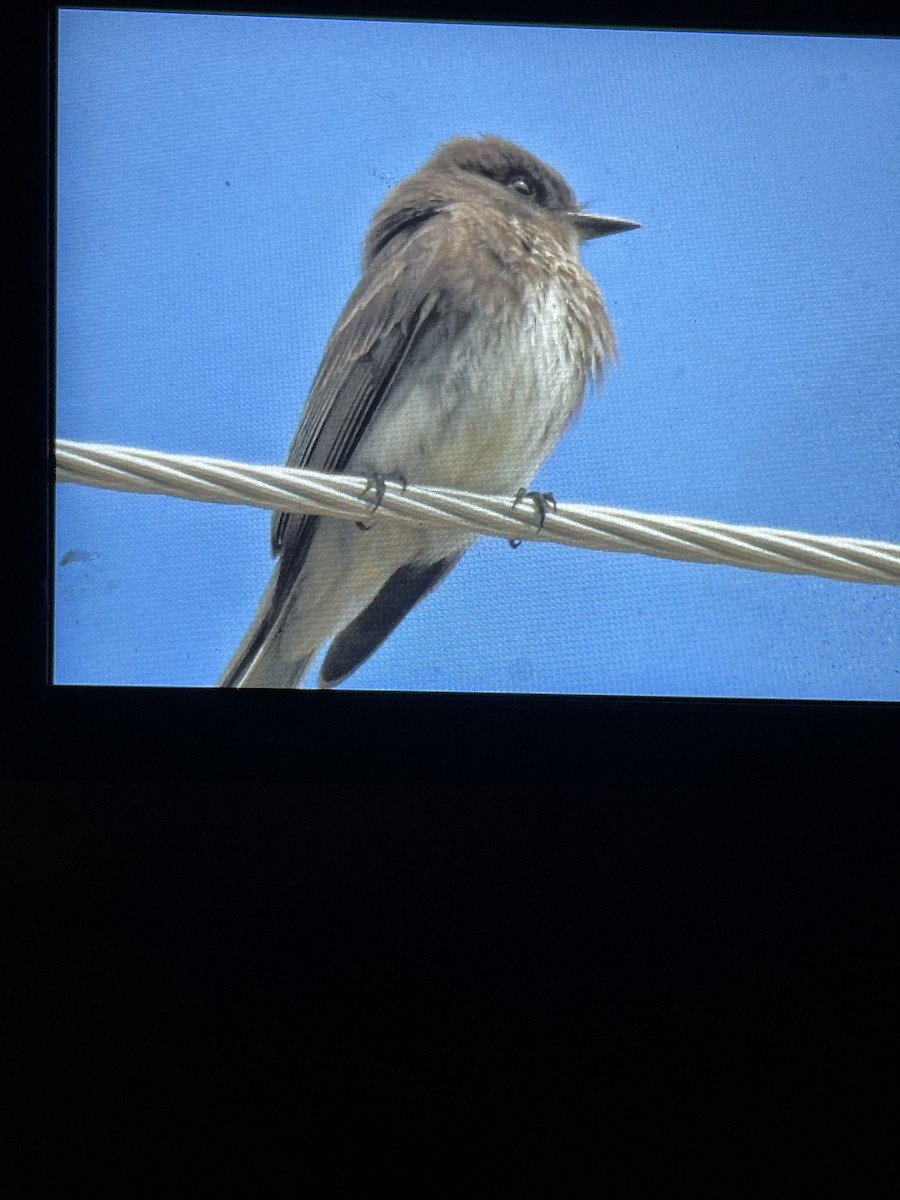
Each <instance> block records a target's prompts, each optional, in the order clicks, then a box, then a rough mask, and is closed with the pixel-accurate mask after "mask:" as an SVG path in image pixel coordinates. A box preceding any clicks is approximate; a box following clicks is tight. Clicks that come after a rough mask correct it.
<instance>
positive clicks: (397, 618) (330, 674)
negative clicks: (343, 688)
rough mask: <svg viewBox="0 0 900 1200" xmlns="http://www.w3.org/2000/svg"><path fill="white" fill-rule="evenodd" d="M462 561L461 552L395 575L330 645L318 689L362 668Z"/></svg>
mask: <svg viewBox="0 0 900 1200" xmlns="http://www.w3.org/2000/svg"><path fill="white" fill-rule="evenodd" d="M461 557H462V551H460V552H459V553H458V554H450V555H448V556H447V557H446V558H442V559H439V560H438V561H437V562H435V563H428V564H426V565H422V564H420V563H407V565H406V566H405V567H401V568H400V569H399V570H398V571H395V572H394V574H393V575H392V576H391V577H390V579H389V580H388V581H387V583H386V584H385V585H384V587H383V588H382V589H381V591H380V592H379V593H378V595H377V596H376V597H375V599H374V600H373V601H372V603H371V604H370V605H369V606H368V608H364V609H363V611H362V612H361V613H360V614H359V616H358V617H357V618H356V619H355V620H354V621H351V622H350V624H349V625H348V626H347V628H346V629H343V630H342V631H341V632H340V633H339V634H338V635H337V637H336V638H335V639H334V641H333V642H332V643H331V646H330V647H329V650H328V653H327V654H326V655H325V661H324V662H323V663H322V667H321V670H320V671H319V687H323V688H329V687H334V686H335V685H336V684H338V683H341V682H343V680H345V679H346V678H347V676H348V675H351V674H352V673H353V672H354V671H355V670H356V668H357V667H359V666H361V665H362V664H363V663H364V662H365V661H366V659H367V658H368V657H369V656H370V655H371V654H374V652H375V651H376V650H377V649H378V647H379V646H380V645H381V643H382V642H383V641H384V639H385V638H386V637H387V636H388V634H390V633H393V631H394V630H395V629H396V628H397V626H398V625H399V624H400V622H401V621H402V620H403V618H404V617H405V616H406V614H407V613H408V612H409V610H410V609H411V608H412V607H413V605H415V604H418V602H419V601H420V600H421V599H422V598H423V596H425V595H427V594H428V592H430V591H431V590H432V588H434V587H436V586H437V585H438V584H439V583H440V581H441V580H442V579H443V578H444V576H445V575H446V574H447V573H448V572H449V571H451V570H452V569H453V568H454V567H455V566H456V564H457V563H458V562H459V560H460V558H461Z"/></svg>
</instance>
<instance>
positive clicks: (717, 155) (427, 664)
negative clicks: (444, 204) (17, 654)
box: [55, 10, 900, 699]
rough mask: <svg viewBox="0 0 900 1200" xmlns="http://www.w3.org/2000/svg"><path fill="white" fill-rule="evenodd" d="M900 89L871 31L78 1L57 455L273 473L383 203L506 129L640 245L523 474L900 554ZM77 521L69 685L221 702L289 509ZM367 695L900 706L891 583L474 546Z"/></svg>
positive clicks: (60, 527)
mask: <svg viewBox="0 0 900 1200" xmlns="http://www.w3.org/2000/svg"><path fill="white" fill-rule="evenodd" d="M898 78H900V43H898V42H896V41H894V42H891V41H879V40H874V39H856V40H853V39H842V38H809V37H775V36H763V35H734V34H712V33H674V32H645V31H625V30H621V31H620V30H611V31H601V30H579V29H549V28H547V29H539V28H522V27H512V26H505V27H504V26H475V25H439V24H411V23H400V22H363V21H332V20H307V19H295V18H281V17H254V16H216V15H199V14H198V15H185V14H153V13H124V12H101V11H97V12H93V11H87V10H73V11H63V12H62V13H61V14H60V35H59V134H58V151H59V201H58V318H57V319H58V339H57V432H58V435H59V436H60V437H66V438H73V439H76V440H84V441H100V442H110V443H119V444H123V445H130V446H142V447H148V448H153V449H157V450H166V451H173V452H181V453H197V454H207V455H212V456H217V457H227V458H234V459H239V460H244V461H249V462H263V463H280V462H281V461H283V458H284V455H285V453H286V450H287V447H288V444H289V442H290V438H291V435H292V433H293V431H294V429H295V427H296V424H297V421H298V418H299V414H300V411H301V408H302V405H303V401H304V398H305V396H306V392H307V390H308V388H309V385H310V383H311V381H312V378H313V376H314V374H315V370H316V367H317V365H318V361H319V358H320V355H321V352H322V349H323V347H324V345H325V342H326V340H327V337H328V334H329V332H330V330H331V327H332V325H333V323H334V321H335V319H336V317H337V315H338V313H339V312H340V310H341V307H342V305H343V303H344V301H345V300H346V298H347V296H348V294H349V292H350V291H351V289H352V287H353V286H354V283H355V282H356V279H357V278H358V272H359V259H360V249H361V244H362V238H363V235H364V232H365V229H366V226H367V224H368V221H369V218H370V216H371V214H372V211H373V210H374V208H375V207H376V205H377V204H378V203H379V202H380V201H381V199H382V198H383V197H384V195H385V192H386V191H387V189H388V188H389V187H390V186H391V184H393V183H394V182H396V181H397V180H399V179H401V178H402V177H403V176H405V175H407V174H408V173H409V172H411V171H413V170H415V169H416V167H418V166H419V165H420V164H421V163H422V161H423V160H424V159H425V158H427V157H428V155H429V154H430V153H431V151H432V150H433V149H434V147H435V146H436V145H437V144H438V143H439V142H441V141H443V140H445V139H446V138H447V137H449V136H451V135H453V134H477V133H483V132H492V133H497V134H500V135H502V136H504V137H507V138H510V139H512V140H513V141H516V142H519V143H521V144H522V145H524V146H526V147H528V149H530V150H532V151H533V152H534V153H536V154H538V155H539V156H540V157H542V158H544V159H546V160H547V161H548V162H550V163H552V164H553V165H554V166H556V167H558V168H559V169H560V170H561V171H562V172H563V174H564V175H565V176H566V177H567V179H568V180H569V182H570V183H571V184H572V186H573V187H574V189H575V191H576V193H577V194H578V196H579V198H580V199H581V200H582V201H586V202H588V204H589V205H590V206H592V207H594V208H595V209H597V210H599V211H605V212H612V213H616V214H619V215H622V216H629V217H633V218H635V219H637V220H640V221H641V222H643V225H644V227H643V228H642V229H641V230H640V231H638V232H635V233H629V234H627V235H625V236H622V237H615V238H608V239H602V240H600V241H598V242H594V243H589V244H588V246H587V247H586V249H585V255H584V257H585V262H586V263H587V265H588V267H589V269H590V270H591V271H592V273H593V274H594V275H595V277H596V278H597V280H598V282H599V283H600V286H601V289H602V291H603V293H604V296H605V298H606V301H607V305H608V308H609V310H610V314H611V316H612V319H613V322H614V325H615V328H616V332H617V336H618V340H619V348H620V355H621V362H620V364H619V366H617V367H615V368H613V369H612V370H611V371H610V373H609V375H608V378H607V381H606V382H605V384H604V386H603V388H602V389H601V390H599V391H596V392H594V391H592V392H591V393H590V394H589V395H588V397H587V399H586V402H585V405H584V408H583V409H582V412H581V414H580V416H579V417H578V418H577V419H576V421H575V422H574V423H573V425H572V426H570V428H569V430H568V431H567V433H566V435H565V437H564V438H563V441H562V442H561V443H560V445H559V447H558V449H557V450H556V452H555V453H554V454H553V455H552V457H551V458H550V459H548V461H547V462H546V463H545V464H544V467H543V468H542V470H541V473H540V475H539V477H538V479H537V481H536V486H539V487H542V488H546V489H551V490H552V491H554V492H555V494H556V495H557V497H558V498H559V499H565V500H577V501H582V502H593V503H599V504H608V505H620V506H624V507H629V508H634V509H640V510H644V511H648V512H669V513H683V514H687V515H692V516H703V517H709V518H713V519H716V520H722V521H733V522H740V523H747V524H760V525H772V526H778V527H782V528H790V529H805V530H808V531H810V532H815V533H823V534H829V533H831V534H844V535H851V536H860V537H874V538H879V539H883V540H887V541H895V542H896V541H900V387H898V380H900V371H898V365H897V347H898V345H900V270H898V265H900V88H898V87H897V80H898ZM56 520H57V526H56V535H57V545H56V562H57V564H58V565H57V568H56V583H55V592H56V596H55V679H56V681H57V682H60V683H97V684H123V685H129V684H133V685H175V686H182V685H183V686H208V685H211V684H213V683H215V680H216V678H217V676H218V675H219V673H220V671H221V669H222V667H223V666H224V664H225V663H226V661H227V660H228V658H229V656H230V654H231V652H232V650H233V649H234V647H235V646H236V644H237V642H238V641H239V640H240V638H241V636H242V634H243V632H244V630H245V628H246V626H247V624H248V623H249V621H250V619H251V617H252V615H253V612H254V610H255V607H256V603H257V600H258V598H259V596H260V595H261V593H262V590H263V588H264V586H265V583H266V580H267V579H268V576H269V573H270V571H271V567H272V559H271V557H270V554H269V546H268V538H269V533H268V526H269V516H268V514H267V513H266V512H265V511H263V510H255V509H251V508H238V507H232V506H226V505H212V504H200V503H196V502H191V501H186V500H176V499H170V498H167V497H159V496H146V495H126V494H119V493H114V492H105V491H101V490H99V489H94V488H86V487H79V486H76V485H71V484H66V485H60V486H59V487H58V489H57V509H56ZM63 559H65V564H64V565H59V564H60V563H61V560H63ZM343 686H344V687H347V688H367V689H375V688H402V689H430V690H433V689H441V690H443V689H455V690H462V691H527V692H577V693H598V694H642V695H678V696H682V695H702V696H771V697H823V698H849V699H861V698H881V699H887V698H898V697H900V592H898V590H897V589H896V588H890V587H887V586H883V587H882V586H874V585H868V584H850V583H841V582H837V581H832V580H826V579H815V578H806V577H802V576H789V575H775V574H768V573H762V572H753V571H744V570H739V569H737V568H731V567H713V566H706V565H700V564H689V563H680V562H670V561H667V560H661V559H652V558H646V557H643V556H640V555H626V554H608V553H600V552H592V551H587V550H575V549H571V548H567V547H562V546H552V545H535V544H529V543H527V542H526V543H523V544H522V546H520V548H519V549H518V550H517V551H515V552H513V551H511V550H510V549H509V547H508V546H507V545H506V543H505V542H503V541H499V540H493V539H484V540H482V541H481V542H479V543H478V544H477V545H476V546H475V548H474V549H473V550H472V551H471V552H470V553H469V554H468V555H466V556H465V558H464V559H463V560H462V562H461V564H460V565H459V566H458V567H457V569H456V570H455V571H454V572H453V573H452V574H451V575H450V576H449V577H448V579H447V580H446V581H445V582H444V583H443V584H442V585H441V587H440V588H439V589H438V590H437V591H436V592H434V593H433V594H432V595H431V596H430V597H429V598H428V599H427V600H425V601H424V602H423V603H422V604H421V605H419V606H418V607H417V608H416V609H415V610H414V611H413V612H412V613H411V614H410V615H409V616H408V617H407V618H406V620H405V621H404V622H403V623H402V625H401V626H400V627H399V628H398V629H397V631H396V632H395V633H394V634H393V635H392V636H391V637H390V638H389V639H388V641H387V642H386V643H385V644H384V646H383V647H382V648H381V649H380V650H379V651H378V652H377V653H376V654H375V655H374V656H373V657H372V658H371V659H370V660H369V661H368V662H367V663H366V664H365V665H364V666H363V667H362V668H361V669H360V670H359V671H358V672H357V673H356V674H355V675H354V676H352V677H351V679H350V680H348V681H347V683H345V684H344V685H343Z"/></svg>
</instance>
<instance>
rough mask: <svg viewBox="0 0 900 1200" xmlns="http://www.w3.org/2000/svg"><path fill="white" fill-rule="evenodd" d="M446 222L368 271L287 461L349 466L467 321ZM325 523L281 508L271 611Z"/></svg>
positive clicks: (400, 242) (401, 242)
mask: <svg viewBox="0 0 900 1200" xmlns="http://www.w3.org/2000/svg"><path fill="white" fill-rule="evenodd" d="M447 220H448V215H447V214H444V213H437V214H434V215H432V216H431V217H430V218H429V219H428V220H427V221H424V222H422V223H421V224H419V225H417V226H416V227H415V228H412V229H406V230H404V231H402V234H401V235H400V236H398V237H396V238H395V239H393V240H392V242H391V243H390V244H389V245H388V246H387V247H386V248H385V249H384V250H383V251H382V252H381V253H380V254H379V255H378V256H377V258H376V259H375V261H374V262H373V263H372V264H371V265H370V266H369V268H368V269H367V270H366V272H365V274H364V275H363V277H362V279H361V280H360V282H359V284H358V285H357V287H356V288H355V290H354V291H353V293H352V294H351V296H350V299H349V300H348V301H347V304H346V306H345V308H344V311H343V312H342V314H341V316H340V318H339V319H338V322H337V325H336V326H335V328H334V331H333V332H332V335H331V337H330V339H329V341H328V345H327V346H326V348H325V354H324V357H323V359H322V363H321V366H320V367H319V371H318V374H317V375H316V378H315V381H314V382H313V386H312V390H311V391H310V394H309V397H308V399H307V401H306V405H305V407H304V410H303V416H302V419H301V421H300V426H299V428H298V429H297V432H296V434H295V435H294V439H293V442H292V443H291V447H290V450H289V452H288V457H287V466H289V467H308V468H311V469H313V470H319V471H343V470H344V469H345V468H346V467H347V464H348V462H349V461H350V458H351V456H352V454H353V451H354V450H355V449H356V447H357V445H358V444H359V441H360V438H361V437H362V435H363V433H364V432H365V430H366V428H367V426H368V425H369V423H370V422H371V421H372V419H373V417H374V416H375V415H376V413H377V412H378V410H379V408H380V406H381V405H382V403H383V401H384V399H385V397H386V396H387V395H388V393H389V391H390V389H391V387H392V386H393V385H394V383H395V382H396V380H397V377H398V375H399V374H400V373H401V372H402V371H403V370H404V368H405V367H406V366H408V365H409V363H410V360H411V359H412V358H413V357H415V356H418V355H420V354H427V352H428V343H429V342H430V339H431V337H433V336H434V335H435V333H436V332H437V329H438V327H439V326H440V336H441V338H444V337H448V336H451V337H452V336H454V335H455V334H458V332H459V330H460V329H461V328H462V326H463V325H464V324H465V322H466V321H467V320H468V316H467V315H466V312H465V309H464V307H463V306H462V305H461V304H460V302H459V298H458V297H457V302H456V303H455V304H449V303H448V299H449V295H450V290H449V289H450V285H449V283H448V280H447V277H446V274H445V273H443V272H442V271H441V249H442V246H445V245H446V234H447V228H446V222H447ZM451 325H452V326H453V328H449V327H448V326H451ZM318 522H319V518H318V517H313V516H306V515H303V514H298V513H275V514H274V515H273V521H272V549H273V552H274V553H275V554H280V555H281V562H280V567H279V573H278V575H279V577H278V582H277V584H276V587H275V592H274V595H273V598H272V607H271V610H270V611H272V612H277V611H278V609H279V608H280V606H281V604H282V603H283V602H284V600H285V598H286V597H287V595H288V594H289V592H290V591H291V589H292V587H293V583H294V581H295V580H296V578H297V575H298V573H299V572H300V570H301V568H302V566H303V563H304V561H305V560H306V556H307V554H308V553H309V546H310V543H311V541H312V538H313V536H314V535H315V531H316V527H317V525H318Z"/></svg>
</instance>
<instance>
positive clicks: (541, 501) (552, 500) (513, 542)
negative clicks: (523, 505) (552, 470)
mask: <svg viewBox="0 0 900 1200" xmlns="http://www.w3.org/2000/svg"><path fill="white" fill-rule="evenodd" d="M520 500H531V501H533V503H534V506H535V508H536V509H537V513H538V529H543V528H544V521H545V520H546V517H547V507H548V505H549V506H550V507H552V509H553V511H554V512H556V497H555V496H554V495H553V493H552V492H529V491H528V489H527V488H523V487H520V488H519V490H518V491H517V492H516V498H515V500H513V508H515V507H516V505H517V504H518V503H519V501H520ZM509 544H510V546H511V547H512V548H513V550H518V548H519V546H521V545H522V539H521V538H509Z"/></svg>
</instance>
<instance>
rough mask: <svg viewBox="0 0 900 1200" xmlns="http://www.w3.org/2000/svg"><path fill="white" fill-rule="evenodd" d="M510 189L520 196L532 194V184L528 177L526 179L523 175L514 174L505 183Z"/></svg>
mask: <svg viewBox="0 0 900 1200" xmlns="http://www.w3.org/2000/svg"><path fill="white" fill-rule="evenodd" d="M506 186H507V187H508V188H509V189H510V191H513V192H518V193H519V195H520V196H533V195H534V185H533V184H532V182H531V180H530V179H526V178H525V176H524V175H516V177H515V178H514V179H511V180H510V181H509V183H508V184H507V185H506Z"/></svg>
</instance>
